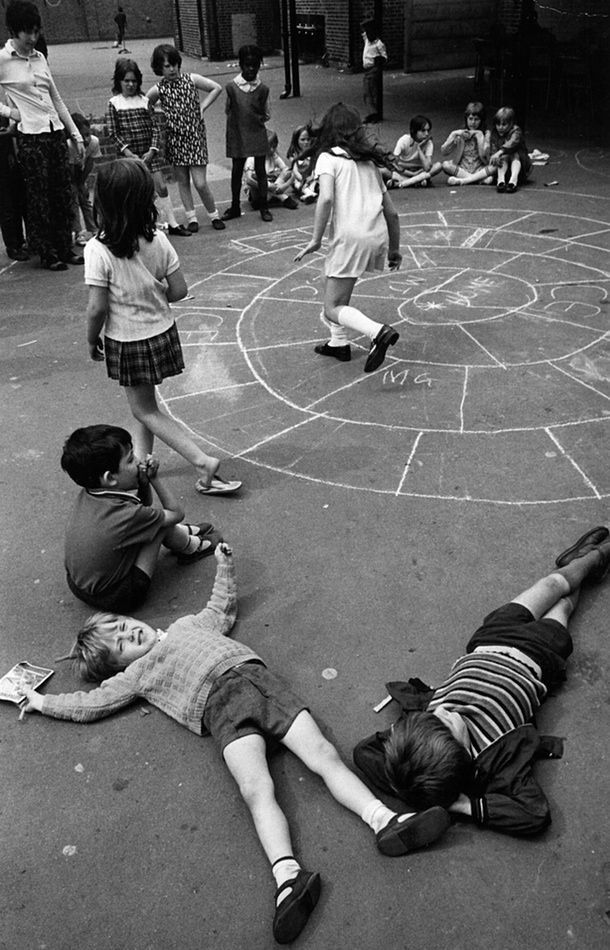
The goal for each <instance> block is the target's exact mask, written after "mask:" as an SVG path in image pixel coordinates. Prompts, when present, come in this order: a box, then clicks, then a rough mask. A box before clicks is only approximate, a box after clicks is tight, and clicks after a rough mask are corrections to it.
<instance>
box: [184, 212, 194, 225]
mask: <svg viewBox="0 0 610 950" xmlns="http://www.w3.org/2000/svg"><path fill="white" fill-rule="evenodd" d="M184 213H185V214H186V223H187V224H190V223H191V221H196V220H197V212H196V211H195V209H194V208H191V210H190V211H187V210H186V208H185V209H184Z"/></svg>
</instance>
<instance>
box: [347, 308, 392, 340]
mask: <svg viewBox="0 0 610 950" xmlns="http://www.w3.org/2000/svg"><path fill="white" fill-rule="evenodd" d="M337 319H338V321H339V323H341V324H342V325H343V326H344V327H349V328H350V330H355V331H356V333H362V334H364V336H368V338H369V340H374V339H375V337H376V336H377V334H378V333H379V331H380V330H381V328H382V326H383V324H381V323H375V321H374V320H371V318H370V317H367V316H366V315H365V314H364V313H361V312H360V310H356V308H355V307H339V308H338V309H337Z"/></svg>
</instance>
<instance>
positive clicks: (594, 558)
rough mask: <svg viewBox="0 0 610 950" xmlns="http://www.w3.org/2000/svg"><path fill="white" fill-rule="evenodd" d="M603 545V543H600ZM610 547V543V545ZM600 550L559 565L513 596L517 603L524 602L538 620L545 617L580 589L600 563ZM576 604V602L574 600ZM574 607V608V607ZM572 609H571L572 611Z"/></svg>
mask: <svg viewBox="0 0 610 950" xmlns="http://www.w3.org/2000/svg"><path fill="white" fill-rule="evenodd" d="M600 547H603V545H600ZM609 547H610V545H609ZM600 557H601V555H600V550H599V548H595V549H594V550H593V551H590V552H589V553H588V554H585V555H583V557H578V558H576V559H575V560H573V561H570V563H569V564H566V566H565V567H558V568H557V569H556V570H554V571H553V572H552V573H551V574H547V575H546V577H542V578H541V579H540V580H538V581H536V583H535V584H534V585H533V586H532V587H529V588H528V589H527V590H525V591H523V593H522V594H519V595H518V596H517V597H514V598H513V602H514V603H516V604H522V605H523V606H524V607H527V609H528V610H529V611H530V613H532V614H533V616H534V617H535V618H536V620H538V619H540V617H544V616H545V615H547V614H548V613H549V612H550V611H552V610H553V608H554V607H555V606H556V605H557V604H558V603H559V601H560V600H562V599H564V598H568V597H570V595H572V594H574V593H575V592H576V591H578V590H579V588H580V585H581V584H582V582H583V581H584V579H585V578H586V577H587V575H588V574H590V573H591V571H593V570H595V568H597V567H598V566H599V563H600ZM574 606H576V602H574ZM572 609H573V608H572ZM571 612H572V611H570V613H571Z"/></svg>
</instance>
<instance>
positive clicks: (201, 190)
mask: <svg viewBox="0 0 610 950" xmlns="http://www.w3.org/2000/svg"><path fill="white" fill-rule="evenodd" d="M191 177H192V179H193V184H194V186H195V188H196V189H197V192H198V194H199V197H200V198H201V201H202V203H203V207H204V208H205V210H206V211H207V213H208V214H209V215H210V218H211V219H212V220H213V216H217V215H218V210H217V208H216V202H215V201H214V195H213V194H212V192H211V191H210V186H209V185H208V174H207V166H206V165H193V166H192V168H191Z"/></svg>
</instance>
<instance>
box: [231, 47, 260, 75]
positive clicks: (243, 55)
mask: <svg viewBox="0 0 610 950" xmlns="http://www.w3.org/2000/svg"><path fill="white" fill-rule="evenodd" d="M247 59H252V60H255V61H256V62H257V63H258V66H259V69H260V66H261V63H262V62H263V53H262V50H261V48H260V46H254V45H253V44H252V43H246V44H245V45H244V46H240V47H239V50H238V52H237V60H238V62H239V65H240V67H243V65H244V63H245V62H246V60H247Z"/></svg>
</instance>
